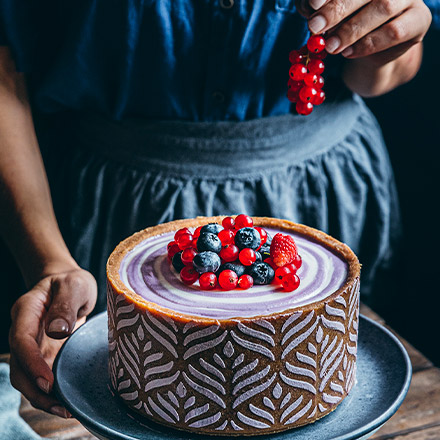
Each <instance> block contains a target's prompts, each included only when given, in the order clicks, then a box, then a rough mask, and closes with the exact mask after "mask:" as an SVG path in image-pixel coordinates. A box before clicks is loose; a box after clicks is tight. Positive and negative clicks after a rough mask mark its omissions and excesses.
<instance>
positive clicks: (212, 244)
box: [197, 232, 222, 253]
mask: <svg viewBox="0 0 440 440" xmlns="http://www.w3.org/2000/svg"><path fill="white" fill-rule="evenodd" d="M221 248H222V242H221V241H220V238H218V237H217V235H216V234H213V233H212V232H202V233H201V234H200V237H199V238H198V239H197V250H198V251H199V252H203V251H212V252H217V253H219V252H220V250H221Z"/></svg>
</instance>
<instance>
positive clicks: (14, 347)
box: [9, 289, 53, 392]
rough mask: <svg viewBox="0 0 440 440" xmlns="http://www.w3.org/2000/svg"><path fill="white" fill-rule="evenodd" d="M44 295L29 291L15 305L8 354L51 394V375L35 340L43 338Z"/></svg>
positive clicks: (12, 312) (28, 375) (45, 300)
mask: <svg viewBox="0 0 440 440" xmlns="http://www.w3.org/2000/svg"><path fill="white" fill-rule="evenodd" d="M46 303H47V295H45V294H44V292H42V291H39V290H36V289H34V290H31V291H30V292H29V293H27V294H25V295H23V296H22V297H20V298H19V299H18V300H17V301H16V303H15V304H14V306H13V308H12V311H11V315H12V326H11V329H10V332H9V345H10V347H11V355H12V356H13V357H14V360H15V362H16V364H18V365H20V366H21V368H20V369H21V370H23V371H24V373H25V374H26V376H27V377H28V378H30V380H31V381H32V382H34V383H37V379H38V384H39V386H40V388H41V389H42V390H43V391H45V392H50V390H51V388H52V384H53V373H52V370H51V369H50V367H49V366H48V365H47V363H46V362H45V360H44V358H43V355H42V353H41V350H40V347H39V345H38V341H39V340H40V339H41V337H42V326H41V322H42V320H43V319H44V313H45V305H46Z"/></svg>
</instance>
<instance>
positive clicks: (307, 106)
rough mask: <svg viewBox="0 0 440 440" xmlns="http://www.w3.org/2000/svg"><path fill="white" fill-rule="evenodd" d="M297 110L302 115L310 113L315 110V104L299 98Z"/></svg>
mask: <svg viewBox="0 0 440 440" xmlns="http://www.w3.org/2000/svg"><path fill="white" fill-rule="evenodd" d="M295 108H296V111H297V112H298V114H300V115H310V113H312V111H313V104H312V103H311V102H303V101H301V100H299V101H298V102H297V103H296V107H295Z"/></svg>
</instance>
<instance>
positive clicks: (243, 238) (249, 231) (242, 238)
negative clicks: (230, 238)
mask: <svg viewBox="0 0 440 440" xmlns="http://www.w3.org/2000/svg"><path fill="white" fill-rule="evenodd" d="M235 244H236V245H237V246H238V248H239V249H244V248H251V249H254V250H255V249H258V248H259V247H260V244H261V237H260V234H259V232H258V231H257V230H256V229H254V228H241V229H239V230H238V231H237V233H236V234H235Z"/></svg>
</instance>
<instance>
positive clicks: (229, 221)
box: [222, 217, 235, 229]
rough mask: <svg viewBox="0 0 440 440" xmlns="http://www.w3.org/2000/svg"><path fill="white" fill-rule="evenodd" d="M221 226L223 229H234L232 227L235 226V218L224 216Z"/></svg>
mask: <svg viewBox="0 0 440 440" xmlns="http://www.w3.org/2000/svg"><path fill="white" fill-rule="evenodd" d="M222 226H223V227H224V228H225V229H234V227H235V220H234V218H233V217H225V218H224V219H223V220H222Z"/></svg>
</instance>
